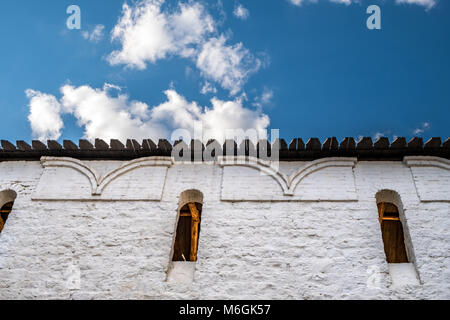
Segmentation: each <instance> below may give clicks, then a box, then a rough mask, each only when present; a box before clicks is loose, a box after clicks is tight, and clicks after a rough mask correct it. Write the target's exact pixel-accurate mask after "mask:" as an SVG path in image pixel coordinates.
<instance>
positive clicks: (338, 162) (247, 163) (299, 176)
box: [219, 156, 357, 196]
mask: <svg viewBox="0 0 450 320" xmlns="http://www.w3.org/2000/svg"><path fill="white" fill-rule="evenodd" d="M356 163H357V159H356V158H324V159H319V160H315V161H312V162H310V163H308V164H306V165H304V166H302V167H300V168H299V169H297V170H296V171H295V172H294V173H293V174H292V175H286V174H284V173H282V172H280V171H279V170H278V168H277V167H276V166H274V165H273V163H271V162H269V161H264V160H261V159H257V158H249V157H246V156H231V157H228V156H225V157H221V158H219V165H220V166H221V167H227V166H241V167H247V168H251V169H255V170H258V171H260V172H262V173H265V174H267V175H269V176H271V177H272V178H273V179H274V180H275V181H276V182H277V183H278V184H279V185H280V187H281V189H282V191H283V193H284V195H285V196H293V195H294V192H295V189H296V188H297V186H298V185H299V184H300V183H301V182H302V180H303V179H305V178H306V177H307V176H309V175H310V174H312V173H314V172H317V171H320V170H322V169H325V168H330V167H350V168H354V167H355V165H356Z"/></svg>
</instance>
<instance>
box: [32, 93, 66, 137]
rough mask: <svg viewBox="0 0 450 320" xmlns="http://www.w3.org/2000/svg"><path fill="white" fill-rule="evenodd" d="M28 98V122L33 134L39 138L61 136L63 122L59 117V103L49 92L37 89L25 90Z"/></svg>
mask: <svg viewBox="0 0 450 320" xmlns="http://www.w3.org/2000/svg"><path fill="white" fill-rule="evenodd" d="M26 95H27V97H28V99H29V100H30V103H29V108H30V114H29V116H28V121H29V122H30V125H31V129H32V131H33V136H34V137H35V138H37V139H39V140H56V139H59V137H60V136H61V130H62V128H63V127H64V123H63V121H62V119H61V116H60V113H61V104H60V103H59V102H58V100H57V99H56V98H55V97H54V96H52V95H49V94H45V93H42V92H39V91H34V90H27V91H26Z"/></svg>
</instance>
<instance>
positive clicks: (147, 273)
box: [0, 161, 450, 299]
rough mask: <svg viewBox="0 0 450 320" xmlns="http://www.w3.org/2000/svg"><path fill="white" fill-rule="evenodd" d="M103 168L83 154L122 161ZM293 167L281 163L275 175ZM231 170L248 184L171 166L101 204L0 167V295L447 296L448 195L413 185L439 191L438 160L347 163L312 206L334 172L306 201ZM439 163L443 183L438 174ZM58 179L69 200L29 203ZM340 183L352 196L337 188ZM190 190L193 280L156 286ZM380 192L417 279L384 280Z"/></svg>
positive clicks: (19, 167) (33, 171)
mask: <svg viewBox="0 0 450 320" xmlns="http://www.w3.org/2000/svg"><path fill="white" fill-rule="evenodd" d="M103 163H104V168H107V170H106V169H105V170H102V163H99V162H98V161H96V162H92V163H89V162H86V164H87V165H88V166H91V167H92V168H94V167H95V168H96V170H97V172H100V173H101V174H104V172H107V171H109V170H112V169H114V167H118V166H120V165H123V163H120V162H103ZM303 165H305V163H304V162H303V163H286V164H283V163H281V168H280V172H286V173H292V172H295V170H296V167H301V166H303ZM234 168H235V169H234V171H236V168H238V167H234ZM61 169H62V170H61V171H60V172H61V173H62V172H65V169H64V168H61ZM425 169H426V168H421V175H420V177H423V176H424V174H423V170H425ZM45 170H47V169H45ZM52 170H53V169H52ZM239 170H244V171H242V172H243V173H244V174H243V177H245V176H251V177H252V179H251V181H252V183H251V184H245V182H244V179H242V180H240V179H239V175H236V176H235V177H234V179H231V180H230V179H228V180H229V181H228V182H227V179H223V178H224V176H223V172H224V168H222V167H221V166H220V165H217V164H174V165H172V166H171V167H169V168H168V169H167V176H166V179H165V180H164V179H163V182H162V183H163V184H164V185H163V191H162V196H161V199H160V200H147V201H128V200H124V199H123V198H122V199H121V201H117V200H116V201H111V200H107V199H106V200H105V199H87V198H86V197H90V195H89V194H87V193H86V188H85V187H80V185H82V184H83V183H86V184H87V186H88V187H89V180H88V179H87V178H86V177H85V176H83V175H81V174H80V175H75V174H70V175H67V174H66V175H64V174H61V175H60V180H59V182H58V180H56V182H55V180H54V179H53V178H54V176H53V178H52V179H53V180H52V181H53V184H51V185H45V181H46V180H45V179H44V178H43V177H45V176H46V174H43V173H44V168H43V167H42V165H41V163H39V162H37V161H36V162H1V163H0V190H4V189H12V190H14V191H16V192H17V194H18V197H17V199H16V202H15V205H14V209H13V212H12V213H11V215H10V218H9V219H8V221H7V224H6V226H5V229H4V231H3V233H2V234H1V235H0V299H37V298H44V299H55V298H56V299H68V298H72V299H90V298H94V299H95V298H106V299H111V298H119V299H125V298H126V299H129V298H131V299H162V298H164V299H179V298H180V299H181V298H183V299H385V298H387V299H416V298H419V299H450V232H449V231H450V217H449V215H450V202H449V201H446V199H442V201H429V202H421V200H420V199H419V196H418V193H417V187H416V186H417V184H419V185H420V186H421V190H427V194H428V195H429V192H432V190H434V189H437V190H441V191H442V188H441V189H439V187H438V184H439V183H440V179H439V175H438V174H436V170H437V168H436V167H430V170H431V171H432V172H431V173H432V176H433V179H420V177H419V175H417V174H416V175H415V176H413V174H412V172H411V168H410V167H409V166H408V165H407V164H406V163H403V162H358V163H357V164H356V165H355V166H354V168H353V169H351V171H353V172H354V174H353V175H351V179H350V180H349V178H348V177H347V176H346V178H345V179H344V180H343V181H345V182H346V183H345V184H343V185H342V187H343V188H344V191H345V192H343V190H336V193H338V194H340V196H339V197H342V199H341V201H339V199H338V198H339V197H336V198H335V199H334V200H333V201H329V200H326V201H321V199H327V198H326V197H323V196H330V194H329V193H330V192H333V191H332V190H333V188H329V187H328V186H329V185H335V184H336V178H337V176H336V174H335V173H336V171H333V170H329V169H327V170H324V171H322V172H316V173H315V174H316V177H317V180H316V181H317V182H318V183H317V184H314V183H312V182H313V181H314V175H310V176H308V178H307V179H308V180H305V181H306V182H307V183H306V184H305V185H306V186H307V189H306V190H305V192H307V193H306V194H308V196H311V195H312V194H318V195H319V196H318V198H317V199H318V200H316V201H301V200H302V199H301V198H296V196H295V195H293V198H292V200H291V201H289V198H284V195H283V193H282V189H281V188H280V189H279V192H280V197H283V198H282V199H279V200H276V201H267V200H270V199H266V198H262V199H260V200H261V201H257V200H254V199H253V197H254V195H255V194H257V192H258V191H259V192H260V193H261V194H262V195H264V194H266V193H267V188H266V187H267V185H266V184H265V182H267V178H268V177H267V176H261V180H260V181H258V179H256V180H255V177H254V175H251V174H249V171H245V170H254V169H250V168H241V169H239ZM239 170H237V171H239ZM339 170H341V169H339ZM439 170H441V171H440V175H441V176H442V179H443V181H444V184H443V187H444V188H448V174H449V171H448V170H446V169H445V168H439ZM232 171H233V170H232ZM55 172H56V173H55ZM58 172H59V171H58V170H56V171H53V173H54V174H56V175H58V174H59V173H58ZM102 172H103V173H102ZM158 172H159V171H158ZM327 176H328V177H329V178H328V181H327V179H326V177H327ZM425 176H426V175H425ZM157 177H159V178H160V174H158V175H157ZM436 177H438V178H436ZM41 178H42V179H44V180H42V179H41ZM159 178H158V179H159ZM83 179H84V180H83ZM145 179H151V176H148V174H146V175H145ZM305 179H306V178H305ZM352 180H353V181H354V182H353V186H352V183H351V181H352ZM349 181H350V182H349ZM121 182H124V183H125V182H126V183H127V184H129V179H126V178H125V176H124V177H123V178H122V179H118V180H116V181H115V182H114V183H116V184H117V185H116V186H117V189H116V190H123V185H122V183H121ZM222 182H224V183H225V185H222ZM59 183H61V184H63V185H64V186H65V189H64V190H66V188H67V187H68V186H69V189H72V190H71V191H72V192H73V195H72V196H73V197H72V198H73V199H77V198H80V199H79V200H74V201H61V200H49V199H47V200H39V199H38V198H39V196H38V194H37V193H36V191H37V190H38V189H39V188H42V187H46V188H47V190H46V194H47V195H48V194H50V195H51V194H52V192H51V191H52V190H55V194H56V190H58V189H59V188H60V185H59ZM229 183H234V184H235V186H236V188H238V187H239V190H241V197H242V200H240V201H237V202H233V201H222V200H221V199H222V197H223V195H224V194H223V192H222V189H223V190H228V191H230V190H232V188H230V185H229ZM141 184H144V185H141ZM421 184H425V185H421ZM426 184H428V187H427V185H426ZM148 185H153V182H150V181H149V184H148ZM148 185H145V181H144V182H143V181H139V185H138V186H132V187H137V190H140V189H142V188H147V187H148ZM270 185H273V184H272V183H271V184H270ZM300 185H301V184H300ZM300 185H299V186H300ZM38 186H39V188H38ZM77 186H78V187H77ZM111 186H112V184H111ZM275 186H277V187H279V186H278V185H277V183H275ZM337 187H338V188H339V184H338V186H337ZM351 187H353V188H354V189H353V190H354V191H353V194H354V195H355V196H356V200H355V199H352V197H350V196H347V195H348V194H349V193H348V192H347V191H349V190H351ZM158 188H159V187H158ZM189 189H198V190H200V191H201V192H203V194H204V205H203V213H202V225H201V233H200V243H199V253H198V262H197V263H196V266H195V275H194V281H193V282H192V283H189V282H188V283H184V284H181V283H177V282H175V283H174V282H173V281H172V282H167V281H166V279H167V270H168V268H169V262H170V260H171V259H170V258H171V257H170V254H171V250H172V245H173V238H174V232H175V228H176V221H177V209H178V200H179V196H180V194H181V193H182V192H183V191H185V190H189ZM383 189H390V190H394V191H396V192H398V193H399V195H400V196H401V200H402V203H403V209H404V214H405V217H406V222H407V229H408V230H409V234H410V237H411V242H412V244H413V249H412V250H413V252H414V255H415V266H416V269H417V271H418V275H419V277H420V281H421V285H419V286H412V285H411V286H406V287H405V286H401V287H399V288H396V287H393V286H391V280H390V279H391V278H390V276H389V266H388V264H387V263H386V260H385V254H384V250H383V243H382V238H381V231H380V226H379V222H378V212H377V205H376V200H375V195H376V193H377V192H378V191H380V190H383ZM245 190H248V194H249V195H251V197H250V196H249V199H248V200H245V199H246V194H245ZM324 190H325V191H324ZM430 190H431V191H430ZM228 191H227V192H228ZM314 191H315V192H314ZM441 191H440V192H441ZM448 191H449V190H447V193H444V194H448ZM109 192H110V194H109V195H113V194H115V193H114V192H112V191H111V190H109ZM126 192H130V191H129V189H127V191H126ZM242 192H244V194H243V193H242ZM297 192H299V191H298V190H296V194H297ZM302 192H303V191H302ZM324 193H325V194H324ZM441 193H442V192H441ZM155 194H157V192H156V193H155ZM341 194H342V195H341ZM436 197H439V194H437V195H435V196H433V197H432V196H431V195H430V196H429V197H428V198H427V199H433V198H436ZM32 198H33V199H35V200H32ZM47 198H48V197H47ZM50 198H51V197H50ZM82 199H84V200H82ZM250 200H251V201H250ZM378 275H379V277H378Z"/></svg>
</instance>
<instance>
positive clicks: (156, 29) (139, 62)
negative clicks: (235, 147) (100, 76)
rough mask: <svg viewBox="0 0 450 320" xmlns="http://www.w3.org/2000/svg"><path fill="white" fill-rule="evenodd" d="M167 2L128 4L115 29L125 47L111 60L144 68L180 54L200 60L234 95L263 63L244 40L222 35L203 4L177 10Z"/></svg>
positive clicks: (199, 64) (203, 71) (204, 69)
mask: <svg viewBox="0 0 450 320" xmlns="http://www.w3.org/2000/svg"><path fill="white" fill-rule="evenodd" d="M163 4H164V1H163V0H142V1H139V2H137V3H135V4H134V5H132V6H130V5H128V4H124V5H123V10H122V16H121V17H120V19H119V21H118V23H117V25H116V26H115V27H114V30H113V31H112V39H113V40H117V41H119V42H120V44H121V49H120V50H116V51H113V52H112V53H111V54H110V55H109V56H108V61H109V62H110V64H111V65H126V66H127V67H129V68H137V69H140V70H144V69H146V68H147V64H148V63H155V62H157V61H158V60H161V59H165V58H168V57H170V56H180V57H183V58H188V59H190V60H191V61H193V62H194V63H196V65H197V67H198V68H199V70H200V72H201V74H202V75H203V76H204V77H205V78H206V79H207V80H210V81H216V82H218V83H219V84H220V85H221V86H222V87H223V88H224V89H227V90H229V91H231V93H232V94H233V95H234V94H236V93H237V92H238V91H240V90H241V88H242V86H243V85H244V84H245V82H246V81H247V78H248V76H249V75H250V74H252V73H253V72H256V71H257V70H258V69H259V68H260V66H261V65H262V64H261V61H260V60H259V59H256V58H254V56H253V55H252V54H251V53H250V52H249V50H248V49H246V48H244V46H243V44H242V43H238V44H235V45H230V44H227V41H228V38H227V37H225V36H224V35H217V30H216V25H217V23H216V22H215V21H214V19H213V18H212V16H211V15H210V14H209V13H208V12H207V11H206V9H205V7H204V6H203V5H202V4H200V3H198V2H195V1H190V2H188V3H185V4H183V3H179V4H178V6H177V7H176V10H175V11H173V12H169V9H167V8H165V7H163Z"/></svg>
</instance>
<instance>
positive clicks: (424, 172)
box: [403, 156, 450, 202]
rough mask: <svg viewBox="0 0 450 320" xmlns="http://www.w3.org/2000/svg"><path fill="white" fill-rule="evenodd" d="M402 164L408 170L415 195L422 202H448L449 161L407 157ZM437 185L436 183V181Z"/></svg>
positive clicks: (449, 199) (435, 158)
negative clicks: (415, 191)
mask: <svg viewBox="0 0 450 320" xmlns="http://www.w3.org/2000/svg"><path fill="white" fill-rule="evenodd" d="M403 162H404V163H405V165H406V166H407V167H409V168H410V170H411V174H412V178H413V180H414V184H415V186H416V190H417V195H418V197H419V199H420V201H422V202H450V194H449V193H448V191H447V190H449V188H450V160H448V159H445V158H439V157H427V156H409V157H405V158H404V159H403ZM437 180H438V181H439V183H436V181H437Z"/></svg>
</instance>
